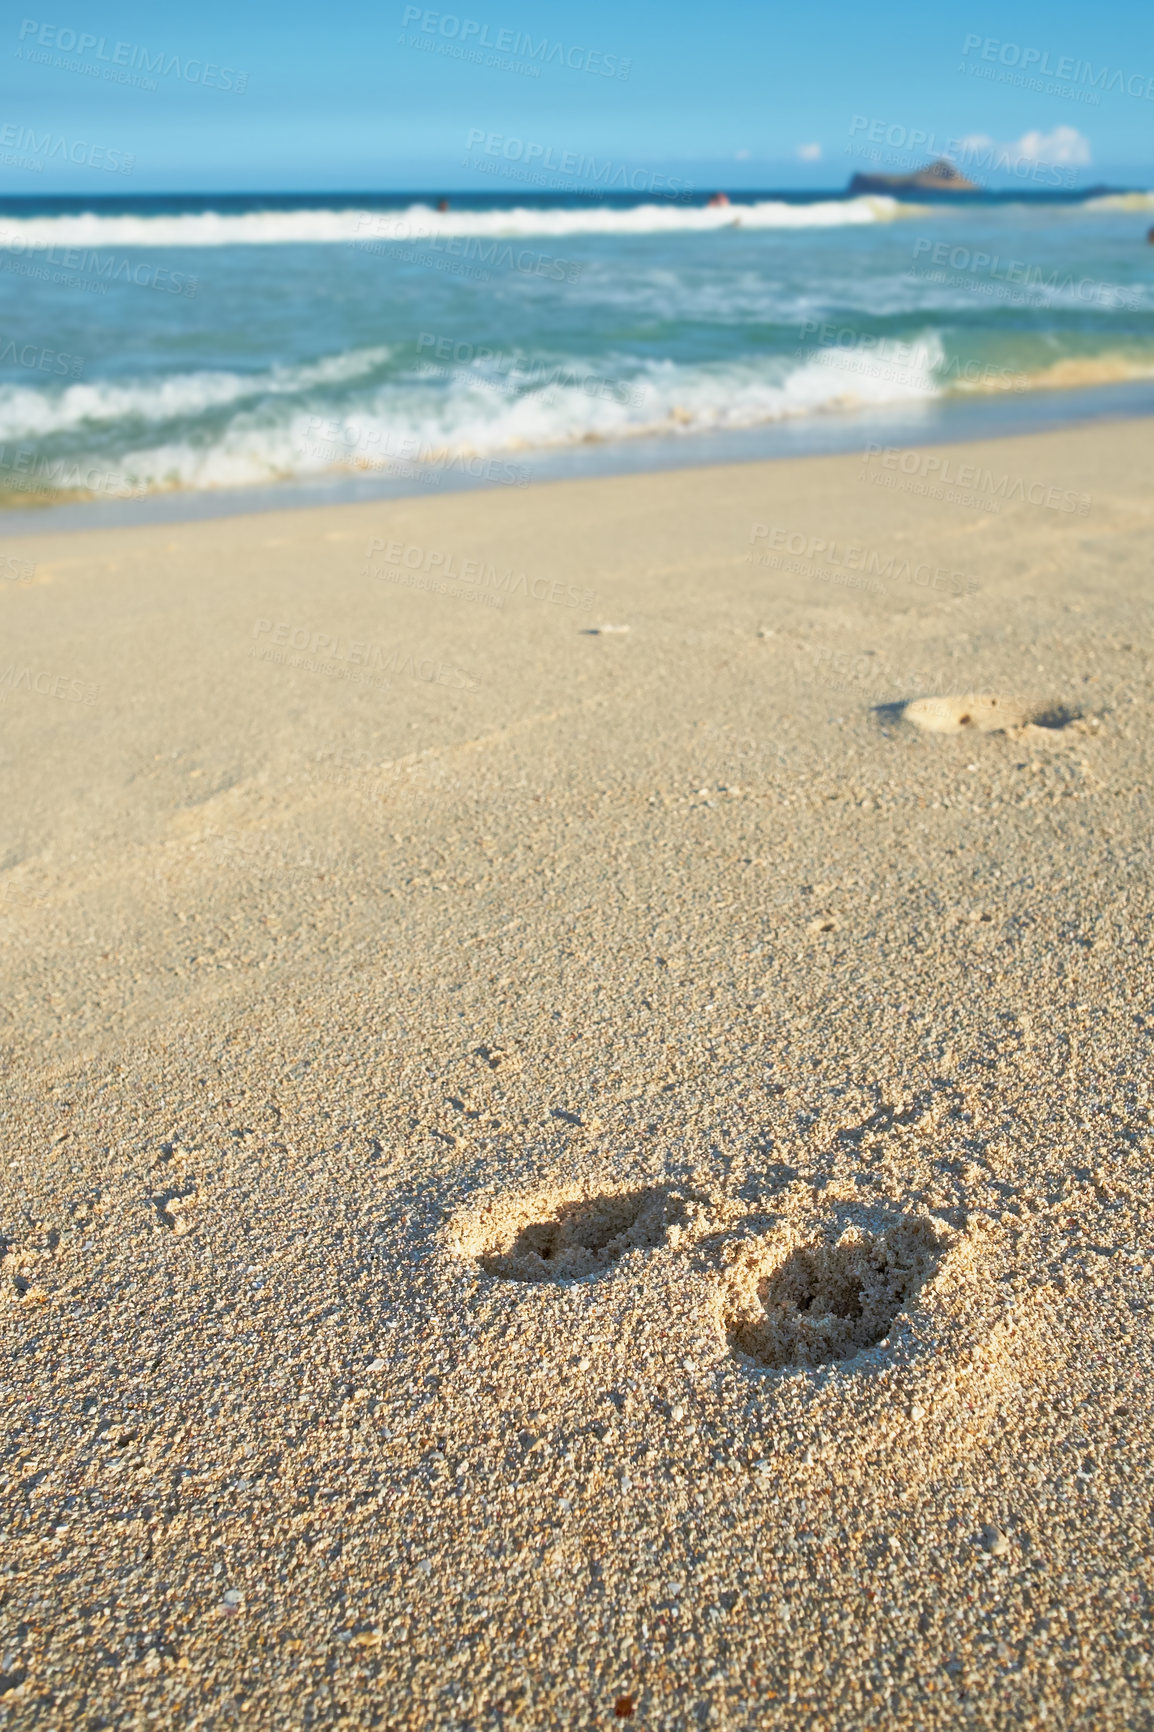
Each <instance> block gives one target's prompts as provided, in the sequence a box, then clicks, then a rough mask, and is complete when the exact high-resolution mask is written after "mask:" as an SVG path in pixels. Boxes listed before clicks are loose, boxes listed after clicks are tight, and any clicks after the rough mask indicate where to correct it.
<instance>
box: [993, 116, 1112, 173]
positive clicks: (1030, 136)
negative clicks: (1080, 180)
mask: <svg viewBox="0 0 1154 1732" xmlns="http://www.w3.org/2000/svg"><path fill="white" fill-rule="evenodd" d="M962 150H963V151H968V152H975V153H977V152H984V151H988V150H994V151H997V152H998V154H999V155H1002V154H1005V155H1006V156H1008V157H1010V158H1011V159H1013V160H1014V161H1017V162H1045V163H1061V164H1062V165H1063V166H1064V167H1067V168H1084V167H1085V166H1086V164H1087V163H1088V162H1089V161H1090V140H1089V139H1088V138H1085V137H1084V136H1083V134H1082V133H1080V132H1079V131H1078V129H1077V127H1076V126H1056V127H1055V128H1054V130H1053V132H1038V131H1036V130H1035V131H1034V132H1025V133H1023V134H1022V136H1021V138H1016V139H1013V140H1011V141H1010V142H1009V143H1004V144H999V143H998V142H997V141H996V140H995V139H992V138H991V137H990V135H989V133H986V132H972V133H970V135H969V137H968V138H963V139H962Z"/></svg>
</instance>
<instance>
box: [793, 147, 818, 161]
mask: <svg viewBox="0 0 1154 1732" xmlns="http://www.w3.org/2000/svg"><path fill="white" fill-rule="evenodd" d="M797 154H798V156H799V158H800V159H801V161H802V162H820V161H821V145H820V144H799V145H798V147H797Z"/></svg>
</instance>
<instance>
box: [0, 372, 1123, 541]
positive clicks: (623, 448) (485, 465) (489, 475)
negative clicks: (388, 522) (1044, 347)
mask: <svg viewBox="0 0 1154 1732" xmlns="http://www.w3.org/2000/svg"><path fill="white" fill-rule="evenodd" d="M1151 417H1154V380H1150V381H1145V380H1139V381H1127V382H1125V383H1122V384H1111V385H1100V386H1084V387H1081V388H1078V389H1073V390H1069V389H1067V390H1060V389H1059V390H1037V391H1033V392H1029V393H1022V394H1020V395H1015V396H1013V397H1005V396H1001V395H999V396H996V397H992V396H981V397H979V396H966V397H952V398H944V399H943V398H936V399H930V400H928V401H925V402H921V403H916V404H913V405H910V404H893V405H888V406H885V407H883V408H871V409H870V410H867V411H855V412H852V413H845V414H839V413H834V412H831V413H828V414H822V415H809V416H802V415H797V416H791V417H788V418H785V419H782V420H779V421H774V422H772V423H768V424H766V425H763V426H759V427H752V428H742V429H737V430H731V431H711V432H708V433H699V434H688V435H678V434H672V433H671V434H661V435H657V436H651V435H639V436H637V437H634V438H629V439H620V440H616V441H605V442H599V441H593V440H590V441H588V442H584V443H582V444H580V445H577V446H564V447H559V448H556V447H552V448H551V447H543V448H535V449H534V448H530V449H517V450H506V451H501V452H495V453H489V454H486V455H484V456H477V457H473V458H470V457H468V456H465V455H461V454H459V455H458V456H456V457H453V458H447V459H446V463H447V464H448V465H450V467H449V468H447V469H444V468H441V467H438V466H435V465H432V464H430V465H428V466H426V467H422V466H421V465H419V464H415V463H412V462H409V461H404V460H401V459H398V460H397V461H396V463H395V464H393V465H392V466H391V471H392V472H391V474H390V475H389V476H387V477H386V476H375V477H374V476H367V475H354V474H351V473H348V472H342V473H337V474H334V473H331V472H330V473H326V474H324V475H321V476H316V477H311V478H308V479H293V480H286V481H281V482H277V483H274V484H272V485H264V486H245V487H237V488H224V487H221V488H212V489H201V490H197V489H191V488H190V489H183V490H180V491H178V492H171V493H165V492H155V493H151V494H147V495H145V496H143V497H141V498H136V499H127V500H125V499H120V500H118V499H108V500H103V501H101V500H83V501H77V502H74V503H70V504H59V505H54V504H51V503H45V504H41V505H36V506H27V505H24V506H22V505H20V504H10V503H6V501H7V500H9V499H11V498H12V497H13V496H12V495H10V494H9V495H3V496H0V531H4V530H6V531H7V533H8V534H9V535H25V534H40V533H43V534H52V533H56V532H57V531H70V530H75V531H89V530H93V529H105V528H108V529H111V528H119V527H129V526H132V525H144V524H148V523H156V524H160V523H194V522H204V521H211V520H212V519H215V518H230V517H237V516H248V515H251V514H253V513H263V512H269V511H280V510H290V511H296V510H310V509H320V508H323V507H326V506H335V505H341V504H363V503H368V502H370V501H373V500H381V501H388V500H402V499H413V500H415V499H421V498H425V499H428V498H430V497H432V496H449V495H451V494H455V493H459V492H486V491H490V490H497V489H499V488H500V489H504V488H505V487H512V488H515V489H523V488H532V487H534V486H538V485H547V484H548V483H550V482H553V481H565V480H588V479H592V478H594V477H604V478H609V477H613V476H626V475H642V474H661V473H667V472H671V471H672V472H675V471H681V470H686V469H696V468H705V467H709V468H712V467H716V466H728V465H731V464H734V463H750V464H754V463H760V462H764V461H767V460H770V461H785V460H789V459H795V458H798V457H804V456H831V455H838V454H845V453H851V452H860V451H861V449H862V446H863V444H864V445H866V446H867V447H868V445H869V444H870V443H876V442H877V441H878V440H879V439H884V441H885V442H886V443H887V444H891V445H892V444H896V443H899V442H900V443H903V444H904V445H905V446H907V447H911V448H915V447H916V448H920V447H923V446H927V445H951V446H953V445H960V444H970V443H973V442H975V441H983V442H985V441H994V440H998V439H1002V438H1029V437H1032V436H1035V435H1037V434H1040V433H1044V432H1050V431H1052V432H1055V433H1058V432H1061V431H1063V430H1067V429H1075V428H1077V427H1080V426H1084V425H1086V424H1087V423H1098V422H1101V423H1107V424H1108V423H1111V422H1116V421H1122V420H1126V421H1135V422H1143V421H1147V420H1149V419H1150V418H1151ZM473 470H476V471H477V473H475V474H474V473H472V472H471V471H473ZM498 470H504V471H507V472H509V474H510V476H511V480H510V481H508V482H506V481H504V480H503V478H502V477H501V476H499V475H497V474H496V473H495V472H496V471H498Z"/></svg>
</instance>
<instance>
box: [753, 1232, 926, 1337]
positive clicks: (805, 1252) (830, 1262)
mask: <svg viewBox="0 0 1154 1732" xmlns="http://www.w3.org/2000/svg"><path fill="white" fill-rule="evenodd" d="M839 1229H840V1230H839ZM798 1235H799V1227H798V1225H797V1224H793V1225H792V1228H790V1229H786V1231H785V1232H775V1233H772V1234H770V1235H767V1236H765V1237H763V1238H760V1239H756V1240H753V1241H752V1242H750V1243H748V1244H746V1245H742V1246H741V1247H740V1249H739V1251H738V1254H737V1256H736V1258H735V1259H734V1261H733V1262H732V1264H731V1265H730V1267H729V1269H728V1271H727V1273H726V1276H725V1278H724V1281H723V1283H722V1291H721V1295H720V1300H721V1317H722V1323H723V1327H724V1329H725V1333H726V1335H727V1337H728V1340H729V1343H730V1346H731V1348H732V1349H733V1350H734V1352H735V1353H737V1354H738V1355H741V1356H745V1357H746V1358H747V1359H749V1360H752V1361H753V1362H754V1364H756V1365H758V1366H765V1367H769V1368H770V1369H773V1370H785V1369H787V1368H793V1367H797V1368H799V1369H803V1370H809V1369H812V1368H813V1367H815V1366H818V1365H829V1364H832V1363H833V1362H835V1361H838V1360H850V1359H854V1358H856V1357H857V1355H858V1354H859V1353H862V1352H864V1351H865V1350H866V1349H868V1348H870V1347H874V1346H876V1345H877V1344H878V1343H879V1342H881V1341H884V1340H885V1338H886V1336H887V1335H888V1334H889V1332H890V1329H891V1326H892V1325H893V1323H894V1320H895V1318H896V1317H897V1316H898V1314H899V1313H900V1312H902V1311H904V1310H905V1309H906V1308H907V1307H909V1306H910V1305H911V1304H912V1302H913V1301H914V1300H915V1299H916V1297H917V1295H918V1293H919V1292H920V1290H921V1288H922V1287H923V1286H924V1285H925V1283H926V1282H927V1281H928V1280H929V1279H930V1278H931V1277H932V1276H933V1275H934V1274H935V1273H936V1271H937V1269H938V1266H939V1264H940V1262H941V1258H942V1254H943V1252H944V1250H945V1239H944V1235H943V1231H942V1228H941V1224H940V1223H936V1222H933V1221H931V1220H929V1219H928V1218H926V1217H925V1216H912V1217H898V1218H895V1219H894V1220H892V1221H891V1222H890V1223H889V1224H888V1225H886V1226H883V1227H880V1230H878V1229H875V1230H874V1231H869V1230H867V1229H866V1228H864V1227H863V1226H861V1225H859V1224H856V1223H852V1222H851V1223H850V1224H849V1225H845V1224H844V1222H843V1221H839V1219H838V1217H837V1216H836V1215H834V1216H831V1217H829V1218H827V1219H826V1220H824V1221H821V1222H816V1223H815V1222H810V1223H808V1225H807V1226H806V1227H802V1228H800V1236H801V1242H800V1243H798V1242H797V1239H798Z"/></svg>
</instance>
